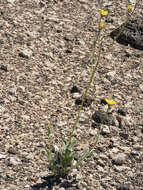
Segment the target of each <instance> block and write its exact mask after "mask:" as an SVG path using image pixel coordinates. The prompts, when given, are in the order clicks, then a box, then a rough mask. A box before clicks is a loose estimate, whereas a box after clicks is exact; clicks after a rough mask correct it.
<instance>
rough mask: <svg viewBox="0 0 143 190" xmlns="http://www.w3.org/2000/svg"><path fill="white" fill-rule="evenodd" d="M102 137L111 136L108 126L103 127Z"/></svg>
mask: <svg viewBox="0 0 143 190" xmlns="http://www.w3.org/2000/svg"><path fill="white" fill-rule="evenodd" d="M101 134H102V135H109V134H110V128H109V126H107V125H102V131H101Z"/></svg>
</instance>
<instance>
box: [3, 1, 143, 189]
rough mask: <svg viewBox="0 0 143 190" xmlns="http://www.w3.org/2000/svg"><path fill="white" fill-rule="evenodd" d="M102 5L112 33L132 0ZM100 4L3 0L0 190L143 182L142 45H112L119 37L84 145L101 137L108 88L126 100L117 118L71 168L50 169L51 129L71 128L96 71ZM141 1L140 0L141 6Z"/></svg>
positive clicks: (85, 127)
mask: <svg viewBox="0 0 143 190" xmlns="http://www.w3.org/2000/svg"><path fill="white" fill-rule="evenodd" d="M132 2H134V1H132ZM103 7H104V8H106V9H108V10H109V17H108V19H107V28H106V31H104V32H103V33H102V35H104V34H105V33H106V35H108V34H110V32H112V31H113V30H114V29H115V28H117V27H119V26H120V24H122V23H123V22H124V20H125V15H126V2H125V1H112V0H111V1H104V3H103ZM99 9H100V7H99V4H98V1H96V0H72V1H71V0H41V1H40V0H0V189H1V190H35V189H36V190H46V189H47V190H49V189H51V190H56V189H59V190H65V189H66V190H74V189H80V190H81V189H82V190H95V189H96V190H104V189H107V190H117V189H118V190H131V189H134V190H141V189H143V182H142V179H143V154H142V153H143V143H142V142H143V51H140V50H137V49H134V48H131V47H130V46H124V45H121V44H118V43H116V42H115V43H114V45H113V46H112V47H111V48H110V49H109V45H110V44H111V43H112V41H113V40H112V39H111V38H110V37H108V38H106V39H105V40H104V43H103V48H102V60H101V64H100V66H99V68H98V71H97V73H96V77H95V79H94V82H93V85H92V89H91V90H90V92H89V95H88V97H87V99H88V100H89V101H87V104H86V106H85V107H84V109H83V111H82V115H81V119H80V122H79V124H78V128H77V131H76V133H75V137H76V139H77V143H76V150H77V152H79V153H80V152H82V151H83V150H84V149H86V148H87V147H88V144H89V143H90V144H91V145H93V146H94V141H95V136H96V132H97V126H96V125H95V121H94V120H93V118H94V119H96V117H93V114H94V113H96V115H98V114H97V113H99V110H102V111H103V110H104V111H105V110H106V105H104V104H102V102H103V101H101V100H102V99H104V98H105V97H108V98H113V99H114V100H116V101H117V102H118V104H117V106H116V107H115V108H114V110H113V113H112V122H107V123H105V124H104V125H103V131H102V135H101V140H100V143H99V144H98V146H97V147H94V148H95V151H94V153H93V155H92V157H89V158H88V159H87V160H86V161H85V162H84V163H83V166H82V167H80V168H78V169H75V170H73V172H72V173H71V175H70V176H68V177H67V178H65V179H57V178H56V177H54V176H51V175H52V174H51V173H50V171H49V170H48V169H47V162H48V158H47V155H46V152H45V147H46V146H47V145H48V138H47V136H46V129H47V126H48V125H53V128H54V134H55V144H54V145H57V146H58V145H59V144H60V138H61V136H62V135H63V134H64V135H68V134H69V131H70V129H71V126H72V124H73V122H74V119H75V117H76V113H77V110H78V108H79V105H78V103H79V101H78V100H77V99H79V98H80V96H81V95H82V92H83V91H84V89H85V87H86V86H87V83H88V79H89V73H90V67H89V66H90V61H89V60H90V57H91V51H92V49H93V41H94V39H95V36H96V34H97V28H98V21H99ZM142 10H143V1H142V0H141V1H140V5H139V6H138V7H137V9H136V11H135V15H140V16H141V15H142ZM73 86H76V87H77V88H78V89H79V92H77V93H73V92H72V91H71V90H72V88H73ZM71 92H72V93H71ZM90 100H92V101H90ZM109 127H110V130H109Z"/></svg>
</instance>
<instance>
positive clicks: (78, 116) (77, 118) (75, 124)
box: [68, 43, 102, 146]
mask: <svg viewBox="0 0 143 190" xmlns="http://www.w3.org/2000/svg"><path fill="white" fill-rule="evenodd" d="M101 47H102V43H100V47H99V53H98V59H97V64H96V66H95V68H94V70H93V71H92V73H91V75H90V79H89V82H88V86H87V88H86V90H85V92H84V93H83V96H82V101H81V104H80V108H79V111H78V114H77V117H76V120H75V122H74V125H73V127H72V130H71V133H70V137H69V141H68V146H69V145H70V142H71V139H72V136H73V133H74V131H75V129H76V126H77V123H78V121H79V118H80V114H81V110H82V108H83V104H84V101H85V97H86V95H87V93H88V91H89V89H90V86H91V83H92V81H93V79H94V75H95V73H96V71H97V67H98V65H99V63H100V58H101V57H100V54H101Z"/></svg>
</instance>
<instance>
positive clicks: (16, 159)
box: [9, 157, 21, 166]
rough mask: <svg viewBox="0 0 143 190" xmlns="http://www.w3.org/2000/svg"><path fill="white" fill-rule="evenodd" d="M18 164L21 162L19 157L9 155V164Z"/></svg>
mask: <svg viewBox="0 0 143 190" xmlns="http://www.w3.org/2000/svg"><path fill="white" fill-rule="evenodd" d="M19 164H21V160H20V159H19V158H17V157H10V158H9V165H13V166H16V165H19Z"/></svg>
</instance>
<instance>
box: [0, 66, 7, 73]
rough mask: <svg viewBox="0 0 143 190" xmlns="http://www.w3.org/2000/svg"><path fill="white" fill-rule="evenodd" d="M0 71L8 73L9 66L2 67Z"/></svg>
mask: <svg viewBox="0 0 143 190" xmlns="http://www.w3.org/2000/svg"><path fill="white" fill-rule="evenodd" d="M0 69H1V70H2V71H5V72H8V69H7V66H5V65H1V67H0Z"/></svg>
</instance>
